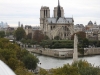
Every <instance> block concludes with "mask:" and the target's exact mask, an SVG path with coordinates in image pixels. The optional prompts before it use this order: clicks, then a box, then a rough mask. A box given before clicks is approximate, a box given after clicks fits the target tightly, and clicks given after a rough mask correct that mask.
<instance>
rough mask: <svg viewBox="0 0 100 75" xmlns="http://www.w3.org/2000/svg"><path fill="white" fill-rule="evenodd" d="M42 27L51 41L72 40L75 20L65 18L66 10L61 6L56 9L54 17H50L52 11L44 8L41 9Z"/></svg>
mask: <svg viewBox="0 0 100 75" xmlns="http://www.w3.org/2000/svg"><path fill="white" fill-rule="evenodd" d="M40 27H41V30H42V31H43V33H44V34H45V35H47V36H48V37H49V38H50V39H54V38H55V37H59V38H60V39H71V35H73V33H74V20H73V18H72V17H70V18H67V17H64V9H63V7H61V6H60V3H59V0H58V6H57V7H54V16H53V17H50V9H49V7H47V6H42V7H41V9H40Z"/></svg>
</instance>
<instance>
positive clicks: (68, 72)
mask: <svg viewBox="0 0 100 75" xmlns="http://www.w3.org/2000/svg"><path fill="white" fill-rule="evenodd" d="M40 74H41V75H100V67H94V66H93V65H91V64H90V63H88V62H87V61H82V60H80V61H77V62H74V63H72V64H71V65H70V64H65V65H64V66H63V67H59V68H56V69H51V70H50V71H48V72H47V71H46V70H42V72H41V73H40Z"/></svg>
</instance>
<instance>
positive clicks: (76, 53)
mask: <svg viewBox="0 0 100 75" xmlns="http://www.w3.org/2000/svg"><path fill="white" fill-rule="evenodd" d="M77 44H78V38H77V35H76V34H75V35H74V52H73V62H77V61H78V51H77V50H78V49H77Z"/></svg>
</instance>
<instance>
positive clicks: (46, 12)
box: [40, 6, 50, 30]
mask: <svg viewBox="0 0 100 75" xmlns="http://www.w3.org/2000/svg"><path fill="white" fill-rule="evenodd" d="M46 18H50V9H49V7H46V6H42V7H41V9H40V27H41V29H42V30H43V29H44V27H45V19H46Z"/></svg>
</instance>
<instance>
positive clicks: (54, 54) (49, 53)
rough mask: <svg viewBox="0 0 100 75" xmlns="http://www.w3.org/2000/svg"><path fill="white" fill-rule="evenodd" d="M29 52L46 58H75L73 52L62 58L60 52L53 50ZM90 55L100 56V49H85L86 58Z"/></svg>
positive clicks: (33, 50)
mask: <svg viewBox="0 0 100 75" xmlns="http://www.w3.org/2000/svg"><path fill="white" fill-rule="evenodd" d="M27 50H28V51H29V52H33V53H37V54H42V55H46V56H51V57H57V58H72V57H73V52H70V53H69V54H66V55H65V56H60V55H59V52H58V51H56V52H55V51H54V50H51V49H43V48H40V49H34V48H27ZM78 55H79V56H81V54H80V53H78ZM88 55H100V48H84V56H88Z"/></svg>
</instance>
